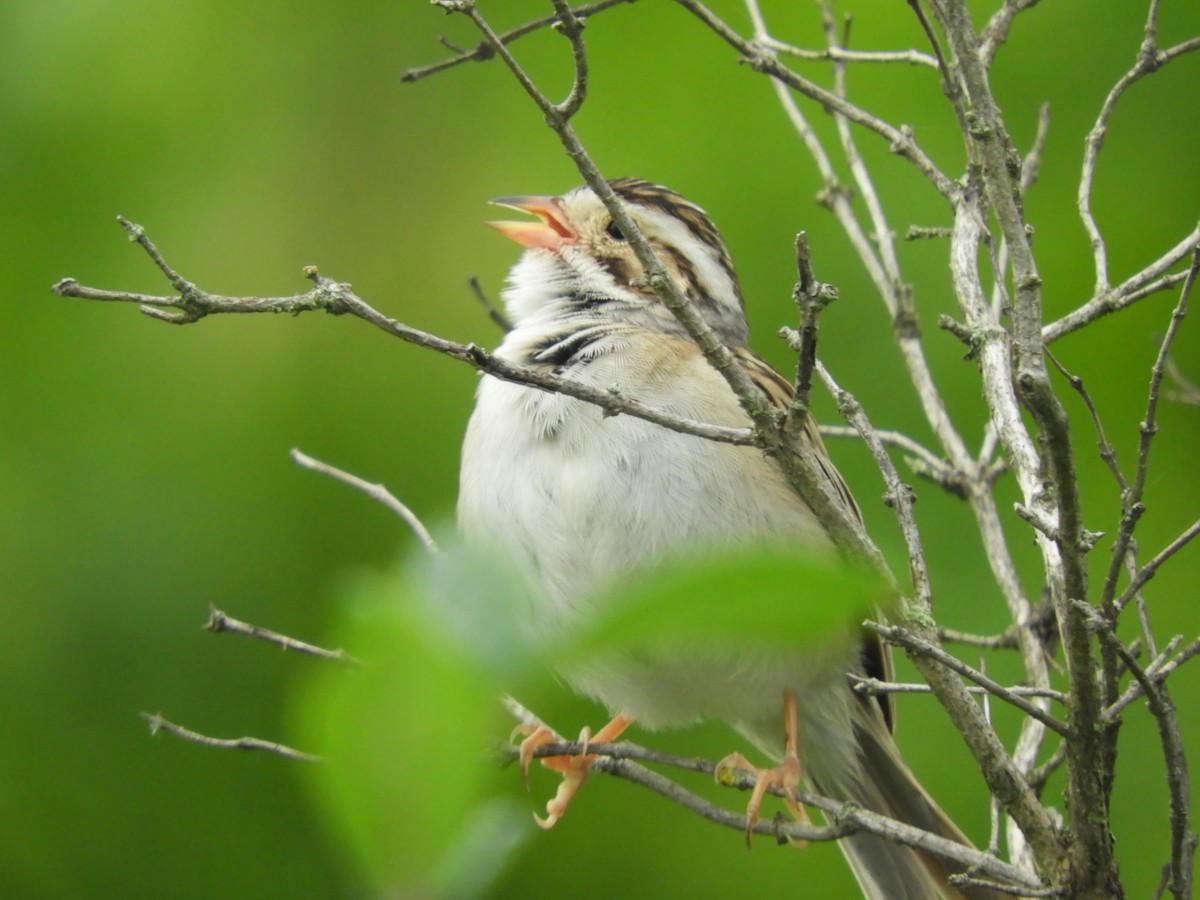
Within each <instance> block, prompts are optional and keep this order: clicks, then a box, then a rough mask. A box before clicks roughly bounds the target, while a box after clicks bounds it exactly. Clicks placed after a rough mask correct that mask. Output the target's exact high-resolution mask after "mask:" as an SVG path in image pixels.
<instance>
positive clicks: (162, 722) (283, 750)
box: [140, 712, 321, 762]
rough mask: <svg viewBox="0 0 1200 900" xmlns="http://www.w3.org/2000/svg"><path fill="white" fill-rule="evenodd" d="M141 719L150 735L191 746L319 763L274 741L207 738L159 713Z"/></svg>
mask: <svg viewBox="0 0 1200 900" xmlns="http://www.w3.org/2000/svg"><path fill="white" fill-rule="evenodd" d="M140 715H141V717H142V718H143V719H145V720H146V721H147V722H149V723H150V733H151V734H158V733H159V732H160V731H165V732H167V733H168V734H173V735H175V737H177V738H182V739H183V740H185V741H190V742H191V743H193V744H201V745H203V746H205V747H214V748H216V749H218V750H262V751H265V752H267V753H274V754H275V755H276V756H283V757H286V758H288V759H295V760H299V761H300V762H320V761H321V757H319V756H313V755H312V754H311V753H305V752H304V751H302V750H295V749H293V748H291V747H288V746H286V745H284V744H277V743H275V742H274V741H264V740H261V739H259V738H254V737H240V738H215V737H209V736H208V735H207V734H200V732H198V731H192V730H191V729H189V728H184V727H183V726H182V725H176V724H175V723H174V722H169V721H167V720H166V719H164V718H163V717H162V715H161V714H160V713H147V712H144V713H141V714H140Z"/></svg>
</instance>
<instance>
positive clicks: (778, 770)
mask: <svg viewBox="0 0 1200 900" xmlns="http://www.w3.org/2000/svg"><path fill="white" fill-rule="evenodd" d="M783 716H784V723H785V735H786V737H785V739H784V752H783V760H782V761H781V762H780V763H779V765H777V766H775V767H774V768H771V769H760V768H758V767H757V766H755V765H753V764H752V763H751V762H750V761H749V760H748V759H746V757H744V756H742V754H740V753H731V754H729V756H727V757H725V758H724V759H723V760H721V761H720V762H719V763H717V765H716V768H715V769H714V770H713V776H714V777H715V778H716V780H717V781H718V782H720V783H723V784H724V783H729V782H730V781H731V780H732V779H731V778H730V776H729V773H732V772H750V773H752V774H753V775H754V789H753V790H752V791H751V792H750V802H749V803H748V804H746V846H747V847H749V846H750V836H751V835H752V834H753V833H754V826H755V825H757V824H758V821H759V813H760V811H761V809H762V801H763V797H765V796H766V793H767V790H768V789H769V788H777V789H778V790H780V791H782V792H783V802H784V803H785V804H786V805H787V808H788V812H790V813H791V814H792V818H794V819H795V820H796V821H797V822H800V823H802V824H804V825H808V824H811V821H812V820H811V819H809V817H808V812H807V811H806V810H805V809H804V807H803V806H801V805H800V802H799V801H798V800H797V799H796V789H797V788H798V787H799V786H800V781H801V779H802V777H803V774H804V773H803V770H802V769H801V767H800V757H799V754H798V753H797V746H798V740H797V732H798V731H799V726H798V724H797V719H798V716H797V712H796V698H795V697H794V696H793V695H792V694H790V693H789V694H785V695H784V698H783ZM788 842H789V843H790V844H791V845H792V846H793V847H806V846H808V842H807V841H800V840H792V839H791V838H789V839H788Z"/></svg>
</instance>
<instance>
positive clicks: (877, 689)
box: [850, 673, 1067, 703]
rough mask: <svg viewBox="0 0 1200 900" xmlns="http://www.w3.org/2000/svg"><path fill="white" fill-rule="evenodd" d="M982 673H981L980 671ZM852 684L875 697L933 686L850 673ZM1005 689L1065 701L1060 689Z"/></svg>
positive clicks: (984, 692)
mask: <svg viewBox="0 0 1200 900" xmlns="http://www.w3.org/2000/svg"><path fill="white" fill-rule="evenodd" d="M980 674H982V673H980ZM850 677H851V679H852V680H853V684H852V685H851V686H852V687H853V689H854V691H855V693H858V694H864V695H866V696H869V697H875V696H879V695H886V694H931V693H933V688H931V687H930V686H929V685H927V684H917V683H908V682H896V681H880V680H879V679H877V678H868V677H866V676H865V675H855V674H851V676H850ZM967 690H968V691H969V692H970V693H972V694H976V695H980V696H985V697H986V696H990V695H991V693H992V692H991V691H990V690H989V689H988V688H985V687H982V686H980V685H970V684H969V685H967ZM1004 690H1005V691H1007V692H1008V693H1009V694H1011V695H1012V696H1014V697H1045V698H1046V699H1048V700H1057V701H1058V702H1059V703H1065V702H1066V701H1067V695H1066V694H1064V693H1063V692H1062V691H1056V690H1052V689H1051V688H1032V687H1026V686H1025V685H1014V686H1010V687H1005V688H1004Z"/></svg>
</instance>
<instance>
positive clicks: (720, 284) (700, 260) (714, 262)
mask: <svg viewBox="0 0 1200 900" xmlns="http://www.w3.org/2000/svg"><path fill="white" fill-rule="evenodd" d="M639 214H640V217H641V218H643V219H646V220H648V221H649V223H651V227H650V228H648V229H646V230H648V231H651V232H652V233H653V234H654V236H655V237H657V238H659V239H660V240H662V241H664V242H665V243H667V244H670V245H671V246H672V247H675V248H676V249H677V250H679V252H680V253H682V254H683V255H684V256H685V257H687V260H688V262H690V263H691V264H692V265H693V266H694V267H695V269H696V275H697V277H698V278H699V279H700V283H701V284H702V285H703V286H704V287H705V289H706V290H705V292H706V293H708V294H709V295H711V296H712V298H713V299H714V300H716V301H718V302H719V303H721V304H725V303H731V304H732V305H733V308H734V309H735V310H737V311H738V312H739V314H740V312H741V309H740V306H739V305H738V303H737V296H738V294H737V285H735V284H734V283H733V281H731V280H730V278H729V273H728V272H727V271H726V269H725V267H724V266H722V265H721V264H720V262H719V261H718V258H717V255H716V254H717V252H718V251H717V250H716V249H714V248H713V247H710V246H709V245H708V244H706V243H705V242H704V241H701V240H700V239H699V238H697V237H696V235H694V234H693V233H692V231H691V229H689V228H688V227H687V225H685V224H684V223H683V222H681V221H680V220H679V219H677V218H676V217H675V216H672V215H668V214H667V213H665V212H663V211H662V210H660V209H648V208H647V209H641V210H639Z"/></svg>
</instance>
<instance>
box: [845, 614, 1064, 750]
mask: <svg viewBox="0 0 1200 900" xmlns="http://www.w3.org/2000/svg"><path fill="white" fill-rule="evenodd" d="M866 628H867V629H868V630H870V631H873V632H874V633H875V634H878V635H879V636H880V637H881V638H883V639H884V640H886V641H889V642H890V643H893V644H896V645H897V646H899V647H903V648H904V649H905V650H909V651H911V652H912V654H915V655H917V656H926V657H929V658H931V659H934V660H936V661H937V662H939V663H941V664H942V665H944V666H945V667H946V668H948V669H950V670H952V671H954V672H957V673H958V674H959V675H962V676H963V677H964V678H966V679H968V680H969V681H973V682H975V683H976V684H977V685H979V686H980V687H984V688H986V689H987V691H988V693H989V694H991V695H992V696H994V697H999V698H1000V699H1002V700H1004V701H1006V702H1007V703H1009V704H1011V705H1012V706H1015V707H1016V708H1017V709H1019V710H1021V712H1023V713H1025V714H1026V715H1027V716H1032V717H1033V718H1035V719H1037V720H1038V721H1039V722H1041V723H1042V724H1043V725H1045V726H1046V727H1047V728H1049V729H1050V730H1051V731H1054V732H1057V733H1058V734H1060V735H1062V736H1063V737H1069V736H1070V735H1071V729H1070V728H1069V727H1068V726H1067V724H1066V723H1065V722H1060V721H1059V720H1058V719H1056V718H1054V717H1053V716H1052V715H1050V714H1049V713H1047V712H1046V711H1045V710H1043V709H1042V708H1041V707H1039V706H1035V705H1034V704H1032V703H1030V702H1028V701H1027V700H1025V698H1023V697H1019V696H1017V695H1016V694H1013V693H1011V692H1010V691H1009V690H1008V689H1007V688H1005V687H1004V686H1003V685H1002V684H999V683H998V682H996V681H994V680H993V679H991V678H989V677H988V676H987V675H984V674H983V673H982V672H980V671H979V670H978V669H974V668H972V667H971V666H968V665H967V664H966V663H965V662H963V661H962V660H960V659H959V658H958V657H956V656H951V655H950V654H949V653H947V652H946V651H945V650H943V649H941V648H940V647H936V646H934V645H933V644H930V643H929V642H928V641H923V640H921V639H920V638H918V637H916V636H914V635H913V634H911V633H910V632H909V631H908V629H905V628H901V627H900V626H898V625H881V624H879V623H878V622H867V623H866Z"/></svg>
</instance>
